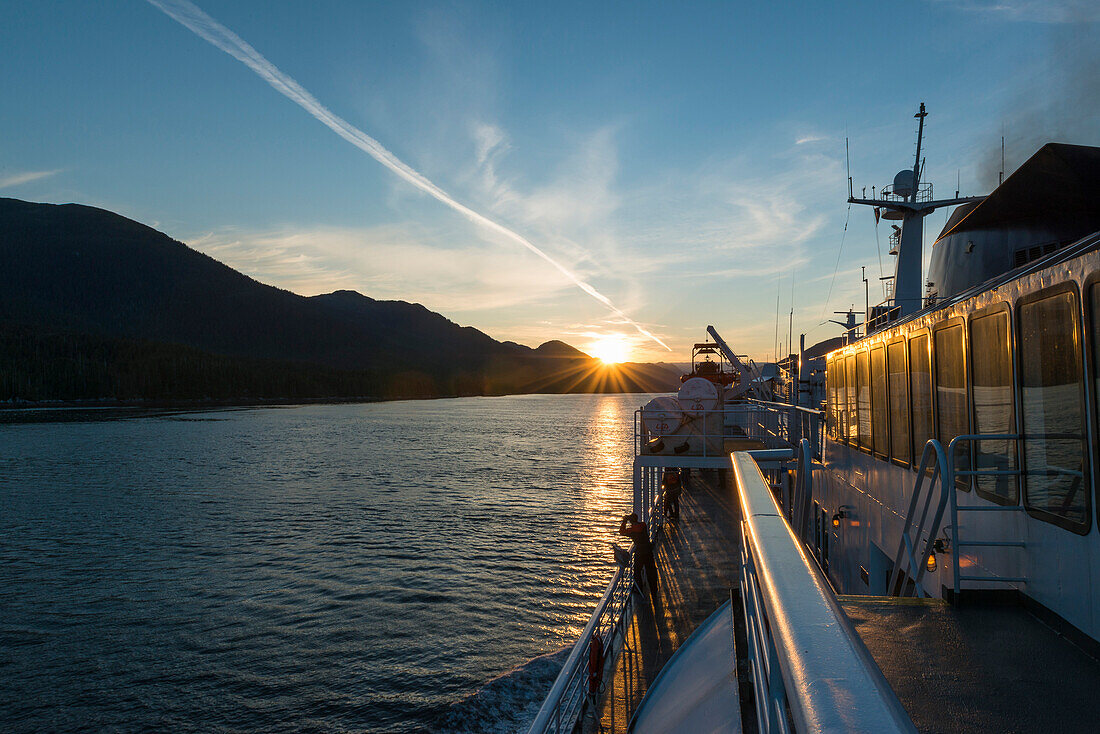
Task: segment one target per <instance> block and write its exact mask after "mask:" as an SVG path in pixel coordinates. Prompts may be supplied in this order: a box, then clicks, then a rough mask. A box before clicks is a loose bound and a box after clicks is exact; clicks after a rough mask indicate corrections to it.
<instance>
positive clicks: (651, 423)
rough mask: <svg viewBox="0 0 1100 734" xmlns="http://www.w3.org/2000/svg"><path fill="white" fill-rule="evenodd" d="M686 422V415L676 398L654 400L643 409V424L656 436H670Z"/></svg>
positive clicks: (667, 397) (663, 397) (666, 397)
mask: <svg viewBox="0 0 1100 734" xmlns="http://www.w3.org/2000/svg"><path fill="white" fill-rule="evenodd" d="M683 422H684V414H683V413H682V412H681V411H680V404H679V403H678V402H677V401H676V398H674V397H671V396H669V395H664V396H662V397H659V398H653V399H652V400H650V401H649V402H648V403H646V404H645V407H644V408H642V424H643V425H644V426H645V429H646V430H647V431H649V432H650V433H651V434H653V435H655V436H668V435H670V434H672V433H675V432H676V429H677V428H679V427H680V424H681V423H683Z"/></svg>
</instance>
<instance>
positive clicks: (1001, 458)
mask: <svg viewBox="0 0 1100 734" xmlns="http://www.w3.org/2000/svg"><path fill="white" fill-rule="evenodd" d="M1008 329H1009V324H1008V313H1007V312H1005V311H1001V312H999V313H991V314H989V315H987V316H980V317H978V318H976V319H974V320H973V321H971V322H970V355H971V356H970V382H971V396H972V400H973V402H974V433H986V434H988V433H1016V418H1015V415H1014V410H1013V402H1014V400H1013V395H1012V355H1011V351H1010V349H1009V343H1008ZM973 454H974V468H975V469H977V470H979V471H980V470H982V469H993V470H997V471H1011V470H1013V469H1015V468H1016V442H1015V441H1014V440H1012V439H1007V440H1000V439H996V440H993V439H991V440H983V441H975V442H974V444H973ZM976 484H977V489H978V493H979V494H981V495H982V496H985V497H988V498H989V499H992V500H993V501H995V502H1002V503H1008V504H1016V502H1017V501H1018V499H1019V482H1018V481H1017V478H1016V477H1014V476H1011V475H1007V474H1001V475H993V476H981V475H979V476H977V477H976Z"/></svg>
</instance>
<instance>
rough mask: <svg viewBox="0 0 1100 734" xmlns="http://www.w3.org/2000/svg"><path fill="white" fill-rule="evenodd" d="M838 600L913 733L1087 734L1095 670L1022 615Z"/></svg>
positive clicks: (1099, 703) (1097, 702) (1093, 714)
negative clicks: (1001, 733)
mask: <svg viewBox="0 0 1100 734" xmlns="http://www.w3.org/2000/svg"><path fill="white" fill-rule="evenodd" d="M838 601H839V602H840V605H841V607H842V608H843V609H844V612H845V613H846V614H847V615H848V618H849V619H850V620H851V621H852V623H853V624H854V626H855V628H856V631H857V632H858V633H859V635H860V637H861V638H862V639H863V641H864V643H865V644H866V645H867V648H868V649H869V650H870V652H871V654H872V656H873V657H874V658H875V661H876V662H877V663H878V665H879V667H880V668H881V669H882V672H883V674H884V675H885V676H886V680H887V681H888V682H889V683H890V686H891V687H892V688H893V689H894V691H895V692H896V693H897V695H898V698H899V699H900V700H901V702H902V704H903V705H904V706H905V709H906V711H908V713H909V716H910V717H911V718H912V719H913V723H914V724H916V727H917V729H918V730H919V731H921V732H925V733H926V734H931V733H934V732H953V733H958V734H970V733H971V732H974V733H975V734H977V733H978V732H990V731H996V732H1043V731H1051V732H1085V731H1096V727H1097V725H1098V724H1097V722H1100V696H1097V695H1096V691H1098V690H1100V662H1098V661H1097V660H1096V659H1095V658H1093V657H1091V656H1090V655H1088V654H1086V653H1085V652H1084V651H1083V650H1082V649H1081V648H1079V647H1077V646H1076V645H1074V644H1073V643H1072V642H1070V641H1069V640H1068V639H1066V638H1065V637H1064V636H1062V635H1060V634H1059V633H1058V632H1056V631H1055V630H1054V629H1052V628H1051V627H1049V626H1047V625H1046V624H1044V623H1043V622H1042V621H1040V620H1039V619H1038V618H1036V617H1035V616H1034V615H1032V614H1031V613H1030V612H1029V611H1028V610H1027V609H1026V608H1024V607H1021V606H1008V605H1001V606H994V605H988V604H983V605H977V604H970V605H965V604H964V605H960V606H951V605H949V604H947V603H945V602H943V601H939V600H929V599H921V600H918V599H899V598H883V597H860V596H841V597H839V598H838Z"/></svg>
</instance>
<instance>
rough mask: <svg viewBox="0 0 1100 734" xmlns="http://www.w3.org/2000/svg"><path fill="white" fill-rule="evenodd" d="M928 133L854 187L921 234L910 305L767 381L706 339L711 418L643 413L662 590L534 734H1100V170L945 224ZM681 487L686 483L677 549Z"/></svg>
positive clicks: (901, 243)
mask: <svg viewBox="0 0 1100 734" xmlns="http://www.w3.org/2000/svg"><path fill="white" fill-rule="evenodd" d="M926 114H927V113H926V111H925V108H924V105H923V104H922V105H921V108H920V111H919V112H918V114H917V116H916V117H917V119H918V121H919V122H918V125H919V129H918V138H917V155H916V159H915V161H914V165H913V168H912V169H906V170H903V171H902V172H901V173H899V174H898V175H897V176H895V179H894V182H893V184H892V185H891V186H888V187H886V188H885V189H884V190H883V191H882V192H881V193H875V194H874V195H873V196H872V197H869V198H868V197H865V196H862V197H860V198H856V197H854V196H852V195H851V184H849V187H850V190H849V201H850V202H851V203H857V204H867V205H870V206H874V207H876V208H877V209H879V214H881V213H883V212H885V213H886V217H887V219H888V220H891V221H900V222H901V225H900V227H899V228H898V229H896V230H895V231H896V235H895V237H894V243H893V244H894V245H895V252H896V254H897V268H896V273H895V279H894V284H895V288H894V291H893V296H892V298H890V299H888V300H887V301H886V302H884V303H882V304H879V305H878V306H875V307H874V308H869V309H868V312H867V313H866V314H865V318H864V321H863V323H862V324H859V325H856V324H855V323H854V319H851V318H850V319H849V323H848V324H847V327H848V328H846V333H845V334H844V335H843V336H842V337H839V338H837V339H835V340H831V341H829V342H825V343H822V344H820V345H815V346H814V347H810V348H808V349H807V348H805V346H804V345H803V346H802V348H801V349H800V350H799V352H798V353H796V354H792V355H791V356H790V357H789V358H787V359H785V360H783V361H781V362H780V363H779V365H777V368H778V369H777V372H775V373H774V374H775V378H774V379H770V378H764V376H763V374H762V373H761V372H760V371H759V370H756V369H755V366H752V367H746V368H745V369H742V367H744V363H743V362H742V360H741V359H740V358H739V357H737V355H734V354H733V352H732V350H731V349H730V348H729V347H728V345H727V344H726V343H725V342H724V341H723V340H722V339H721V337H720V336H719V335H718V333H717V331H715V330H714V329H713V327H710V329H709V332H710V334H711V336H712V337H713V338H714V340H715V341H714V342H704V343H702V344H701V345H697V346H698V347H700V349H698V354H697V355H696V356H698V355H703V358H702V361H701V364H702V365H704V366H702V368H700V362H699V361H698V360H693V370H692V373H691V374H690V375H687V376H686V377H685V381H684V383H683V385H684V387H685V388H686V387H687V386H689V385H695V386H697V387H695V388H693V389H697V390H698V391H699V394H700V395H702V394H703V393H705V394H706V400H703V401H698V400H694V399H693V397H692V395H690V394H689V395H683V396H680V399H674V398H658V399H657V400H656V401H654V402H652V403H650V404H649V405H647V406H646V407H645V408H644V409H642V410H641V411H639V413H638V414H637V416H636V420H635V436H636V458H635V460H634V488H633V489H634V507H635V511H636V512H637V513H638V515H639V517H640V518H642V519H643V520H644V521H645V522H647V523H649V528H650V533H651V535H652V537H653V538H654V542H655V543H656V547H658V549H663V551H662V552H663V554H664V555H663V564H664V565H663V570H662V574H663V575H664V574H667V579H663V581H664V582H665V584H666V585H665V586H664V587H662V591H661V593H660V594H658V595H656V596H655V597H654V598H653V599H652V600H650V599H647V598H645V597H644V596H640V595H639V594H638V593H637V592H634V593H631V591H630V589H631V588H632V585H633V580H632V579H631V577H630V573H631V571H630V566H629V564H628V565H626V566H623V567H622V568H621V569H620V570H619V572H618V573H616V575H615V578H614V579H613V580H612V583H611V586H610V587H609V589H608V592H607V594H606V595H605V597H604V599H603V600H602V601H601V603H600V605H599V607H598V608H597V611H596V613H595V614H594V615H593V617H592V620H591V621H590V623H589V626H588V628H587V629H586V630H585V632H584V634H583V635H582V637H581V640H580V642H579V643H578V644H577V647H576V648H575V649H574V651H573V655H572V656H571V657H570V659H569V661H568V662H567V663H566V666H565V669H564V670H563V672H562V674H561V676H560V677H559V679H558V681H557V682H556V683H555V686H554V689H553V690H552V691H551V694H550V697H549V698H548V699H547V701H546V703H545V704H544V706H543V709H542V711H540V714H539V717H538V719H537V720H536V722H535V724H534V726H533V727H532V732H542V731H574V730H583V731H608V730H612V731H617V730H620V729H621V730H623V731H634V732H638V733H639V734H641V733H642V732H654V733H657V732H672V731H766V732H771V731H778V732H792V731H795V732H802V731H849V732H901V731H906V732H911V731H937V732H939V731H945V732H953V731H959V732H983V731H1044V730H1046V729H1054V730H1059V731H1093V730H1095V729H1096V727H1097V725H1098V724H1097V722H1100V699H1098V698H1097V697H1096V696H1095V695H1094V693H1092V692H1093V691H1095V690H1096V687H1097V686H1100V662H1098V655H1100V574H1097V572H1096V569H1097V568H1100V499H1098V498H1100V440H1098V438H1100V401H1098V399H1097V394H1098V392H1100V204H1098V203H1097V202H1100V149H1098V148H1090V147H1085V146H1075V145H1068V144H1059V143H1051V144H1048V145H1046V146H1043V147H1042V148H1041V149H1040V150H1039V151H1037V152H1036V153H1035V155H1033V156H1032V158H1030V159H1029V160H1028V161H1027V162H1025V163H1024V164H1023V165H1022V166H1021V167H1020V168H1019V169H1018V170H1017V171H1016V172H1015V173H1013V174H1012V175H1011V176H1009V177H1008V178H1007V179H1006V180H1004V181H1003V182H1002V183H1001V185H1000V186H998V188H997V189H996V190H994V191H993V192H992V193H990V194H989V195H988V196H983V197H960V196H959V195H958V192H956V196H955V197H953V198H951V199H943V200H937V199H934V198H933V196H932V193H931V187H930V186H928V185H927V184H925V183H923V182H922V180H921V172H922V168H923V161H922V159H921V156H920V149H921V137H922V133H923V125H924V118H925V116H926ZM943 206H957V207H958V208H957V209H956V210H955V211H954V213H953V214H952V215H951V217H950V218H949V220H948V222H947V225H946V226H945V228H944V230H943V232H942V233H941V234H940V236H939V237H938V238H937V240H936V243H935V245H934V247H933V251H932V257H931V266H930V270H929V272H928V274H927V276H926V275H925V274H924V273H923V272H922V269H921V263H922V261H923V253H922V252H921V241H922V236H923V218H924V216H925V215H926V214H928V213H929V212H930V211H933V210H934V209H936V208H938V207H943ZM712 350H713V351H712ZM708 356H717V357H719V358H721V359H724V360H725V361H727V362H728V363H730V364H731V365H736V370H731V371H736V373H737V375H738V378H739V379H738V381H737V382H736V383H733V384H731V385H726V384H724V379H725V374H726V371H725V369H724V367H722V366H721V365H719V366H718V367H713V366H707V365H713V364H715V362H708V359H707V358H708ZM721 359H720V360H719V361H721ZM749 364H750V365H751V363H749ZM711 372H714V373H716V374H721V375H723V377H721V378H719V379H718V380H714V379H708V378H707V374H709V373H711ZM704 373H706V374H704ZM700 383H706V386H707V389H703V387H701V386H699V384H700ZM734 385H736V386H738V387H744V386H746V385H748V386H751V387H752V388H753V389H752V390H747V389H742V390H741V391H740V392H739V393H737V394H736V395H734V394H732V393H731V390H730V388H731V387H732V386H734ZM765 385H766V386H767V389H766V390H765V389H764V386H765ZM681 392H683V390H682V391H681ZM689 392H691V391H689ZM712 393H713V394H712ZM693 400H694V402H693ZM662 401H663V402H662ZM662 410H663V411H664V413H661V411H662ZM659 413H660V414H659ZM670 416H671V417H678V422H676V426H675V427H674V428H671V427H670V426H671V425H672V422H674V421H671V420H668V419H669V418H670ZM692 425H694V426H696V428H694V429H692V428H688V426H692ZM689 434H690V435H689ZM716 434H717V435H716ZM691 436H695V438H691ZM658 445H660V447H659V448H657V446H658ZM670 446H673V448H672V449H670V448H669V447H670ZM674 446H681V447H682V450H680V451H679V452H677V451H676V450H675V448H674ZM670 468H681V469H690V471H691V477H692V480H691V483H689V484H687V485H686V487H685V490H684V502H685V517H686V519H685V520H684V521H682V522H683V524H679V523H677V524H670V523H668V522H666V520H665V518H664V516H663V512H662V502H661V497H662V494H661V493H662V485H661V482H660V477H661V476H662V472H665V471H666V470H668V469H670ZM731 574H732V576H731ZM723 584H726V585H728V591H729V601H728V603H726V604H724V605H722V604H721V598H720V597H721V596H722V595H721V594H720V593H717V592H719V591H722V586H723ZM708 604H709V605H711V606H712V607H718V609H717V611H714V612H713V614H711V615H710V616H709V617H707V618H706V619H705V620H704V619H702V618H700V617H699V615H698V612H699V608H700V607H705V606H706V605H708ZM685 626H686V627H687V628H690V629H694V628H696V627H697V628H698V630H697V632H696V633H695V634H694V635H692V636H691V637H689V638H687V639H686V640H682V639H681V637H682V636H683V635H685V634H686V632H688V631H690V629H687V630H686V631H685ZM647 630H648V632H647ZM671 649H675V653H674V654H672V655H671V656H670V655H669V653H670V652H671ZM594 651H598V652H599V653H600V654H599V655H594ZM595 660H598V662H599V665H596V664H595V663H594V662H593V661H595ZM643 693H644V696H643V695H642V694H643ZM608 712H610V715H609V713H608Z"/></svg>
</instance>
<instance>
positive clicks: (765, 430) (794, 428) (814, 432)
mask: <svg viewBox="0 0 1100 734" xmlns="http://www.w3.org/2000/svg"><path fill="white" fill-rule="evenodd" d="M645 412H646V411H645V409H644V408H639V409H638V410H635V411H634V455H635V456H651V455H653V456H669V457H675V456H687V455H689V454H649V453H647V452H646V451H645V447H646V445H647V440H648V438H649V437H650V434H649V432H648V430H647V429H646V428H645V425H644V423H643V418H644V415H645ZM715 415H720V416H722V418H723V426H722V428H721V432H720V433H713V432H710V433H708V432H707V429H706V424H707V418H709V417H712V416H715ZM824 416H825V413H824V411H822V410H818V409H814V408H807V407H804V406H801V405H790V404H788V403H773V402H766V401H760V400H755V399H750V400H748V401H746V402H744V403H741V404H737V405H730V406H726V407H723V408H719V409H714V410H703V411H699V415H697V416H693V417H692V418H691V419H690V421H689V422H690V423H694V424H695V425H697V426H698V427H699V428H700V432H698V433H673V434H668V435H664V436H659V437H660V438H665V439H669V440H673V441H674V440H677V439H681V438H682V439H684V440H687V439H695V440H701V441H702V454H701V455H702V456H704V457H708V458H721V459H725V457H726V452H725V449H724V444H723V446H722V447H720V448H718V449H712V448H710V447H709V446H708V444H709V443H710V442H711V441H723V442H724V440H725V439H727V438H736V437H738V436H731V435H729V434H728V433H726V430H725V429H726V428H727V427H728V426H726V425H725V423H726V420H727V419H730V418H732V419H735V420H736V419H739V418H740V419H744V423H745V425H742V426H740V427H741V428H743V429H746V433H745V434H744V436H743V437H744V438H750V439H757V440H761V441H763V442H765V444H769V446H768V447H769V448H784V447H790V446H797V444H798V442H799V440H801V439H802V438H803V437H806V438H809V439H810V441H811V446H812V449H813V455H814V458H817V459H820V457H821V450H822V447H823V446H824V429H825V421H824ZM653 437H654V438H657V437H658V436H653ZM690 455H693V456H697V455H699V454H698V453H693V454H690Z"/></svg>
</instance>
